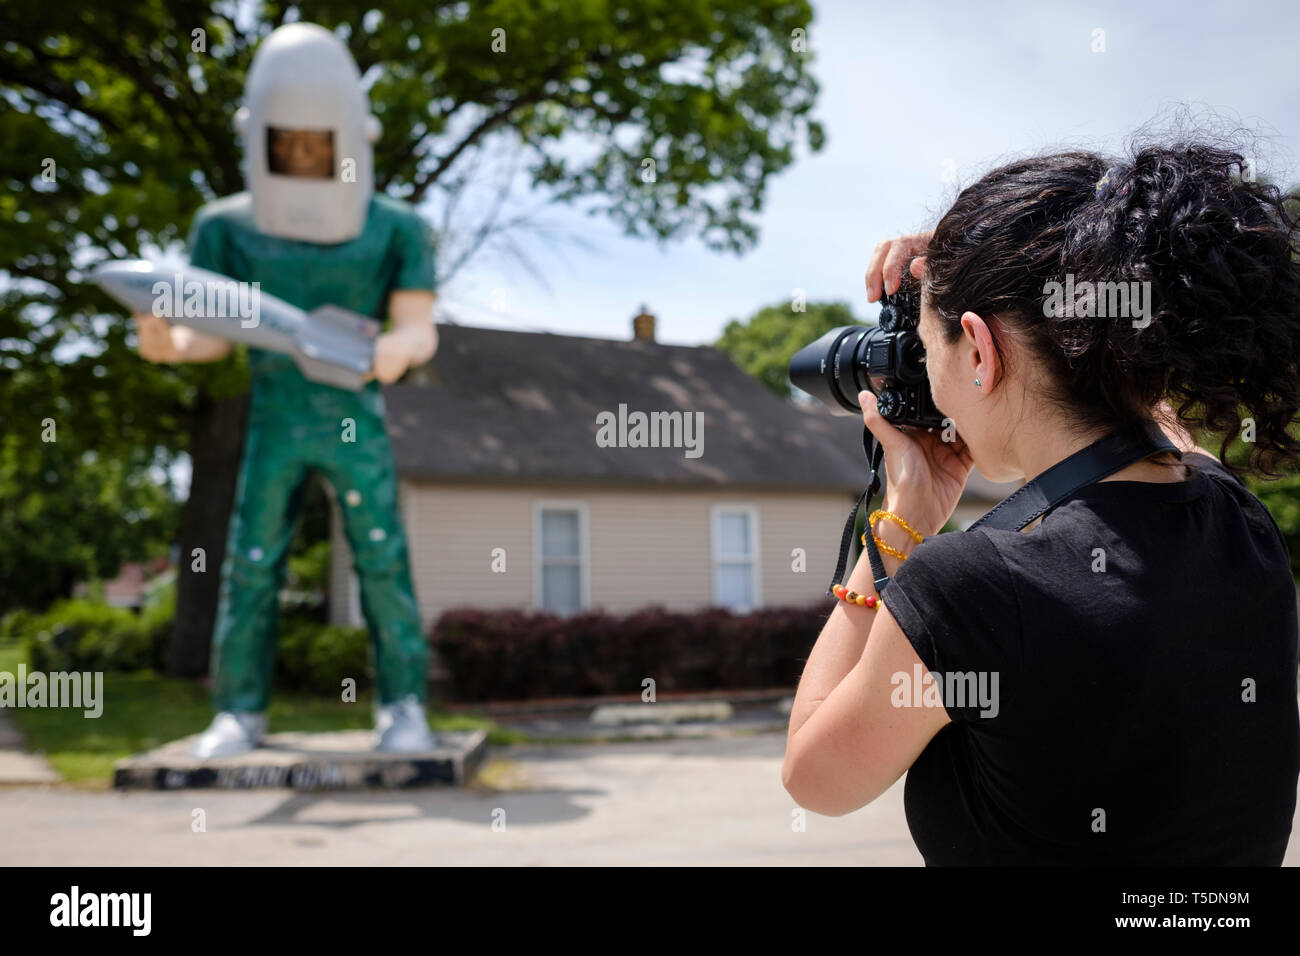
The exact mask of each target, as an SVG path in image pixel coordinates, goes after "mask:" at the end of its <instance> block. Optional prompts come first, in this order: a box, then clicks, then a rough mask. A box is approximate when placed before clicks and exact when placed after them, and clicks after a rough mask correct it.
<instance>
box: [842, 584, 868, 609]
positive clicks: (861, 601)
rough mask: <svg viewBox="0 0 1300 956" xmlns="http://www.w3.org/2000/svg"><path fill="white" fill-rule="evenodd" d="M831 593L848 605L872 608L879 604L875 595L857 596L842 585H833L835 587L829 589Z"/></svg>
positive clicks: (855, 592) (856, 593) (857, 594)
mask: <svg viewBox="0 0 1300 956" xmlns="http://www.w3.org/2000/svg"><path fill="white" fill-rule="evenodd" d="M831 593H832V594H834V595H835V596H836V597H837V598H839V599H840V600H841V601H845V602H847V603H849V604H856V605H857V606H858V607H870V608H874V607H875V606H876V605H877V604H879V603H880V598H878V597H876V595H874V594H859V593H858V592H857V591H850V590H849V589H848V588H846V587H845V586H844V585H842V584H837V585H835V587H833V588H832V589H831Z"/></svg>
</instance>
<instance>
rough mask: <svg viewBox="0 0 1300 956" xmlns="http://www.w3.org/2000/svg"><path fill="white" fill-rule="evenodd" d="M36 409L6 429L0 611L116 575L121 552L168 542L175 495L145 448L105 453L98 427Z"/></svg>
mask: <svg viewBox="0 0 1300 956" xmlns="http://www.w3.org/2000/svg"><path fill="white" fill-rule="evenodd" d="M65 422H66V423H65V424H63V425H61V426H56V431H55V433H54V434H55V436H56V437H57V441H50V442H46V441H43V440H42V437H41V435H42V431H44V426H43V425H42V424H41V419H40V418H39V417H37V418H35V419H34V420H33V419H32V417H31V416H20V417H15V418H11V419H10V420H9V424H10V426H12V427H13V429H14V430H13V431H11V432H9V434H6V435H3V436H0V613H4V612H5V611H7V610H11V609H13V608H16V607H28V608H44V607H47V606H48V605H49V604H50V602H51V601H53V600H55V599H56V598H59V597H61V596H64V595H66V594H68V593H69V592H70V591H71V589H72V586H73V585H74V584H76V583H77V582H79V581H87V580H95V579H105V578H111V577H113V576H114V575H116V574H117V572H118V570H119V568H120V566H121V564H122V562H123V561H139V560H144V559H146V558H149V557H153V556H155V555H157V554H160V553H163V552H165V551H166V550H167V542H168V541H169V540H170V538H171V535H172V533H173V531H174V529H175V522H176V510H177V507H176V503H175V502H174V501H173V500H172V499H171V498H170V497H169V495H168V493H167V489H166V488H165V486H163V485H160V484H158V483H157V481H156V480H155V479H154V478H153V477H152V476H151V474H150V470H149V467H148V466H149V464H150V463H151V462H150V454H149V452H148V450H146V449H140V448H129V447H122V448H119V449H117V450H116V451H115V453H114V454H113V455H112V456H107V455H104V454H102V453H101V451H100V450H99V449H97V447H96V443H95V437H94V435H93V434H89V435H88V434H84V433H82V432H81V431H80V429H79V428H78V427H77V426H76V425H75V424H73V422H72V421H69V420H65Z"/></svg>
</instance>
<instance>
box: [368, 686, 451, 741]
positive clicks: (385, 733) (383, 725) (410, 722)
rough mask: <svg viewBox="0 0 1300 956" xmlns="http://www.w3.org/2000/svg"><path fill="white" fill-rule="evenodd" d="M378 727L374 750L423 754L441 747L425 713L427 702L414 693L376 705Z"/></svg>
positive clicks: (376, 724)
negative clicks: (394, 700)
mask: <svg viewBox="0 0 1300 956" xmlns="http://www.w3.org/2000/svg"><path fill="white" fill-rule="evenodd" d="M375 730H377V731H379V743H378V744H376V745H375V749H376V750H381V751H384V752H385V753H421V752H423V751H427V750H433V749H434V748H435V747H437V746H438V738H437V737H435V736H434V734H433V731H432V730H430V729H429V719H428V718H427V717H426V716H425V715H424V705H423V704H421V703H420V701H419V700H418V699H416V696H415V695H414V694H408V695H407V696H406V697H403V698H402V699H401V700H399V701H397V702H396V703H393V704H385V705H383V706H382V707H376V708H375Z"/></svg>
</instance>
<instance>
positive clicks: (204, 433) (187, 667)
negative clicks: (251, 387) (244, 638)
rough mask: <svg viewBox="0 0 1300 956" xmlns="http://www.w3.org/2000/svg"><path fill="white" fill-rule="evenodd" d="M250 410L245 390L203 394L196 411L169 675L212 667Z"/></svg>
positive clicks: (198, 674)
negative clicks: (228, 394)
mask: <svg viewBox="0 0 1300 956" xmlns="http://www.w3.org/2000/svg"><path fill="white" fill-rule="evenodd" d="M247 411H248V396H247V395H241V396H239V397H237V398H228V399H222V400H215V399H212V398H209V397H206V396H205V397H204V398H202V399H201V400H200V405H199V408H198V410H197V412H196V415H195V424H194V434H193V437H192V441H191V443H190V458H191V461H192V464H193V468H194V472H193V476H192V477H191V479H190V496H189V500H188V501H186V502H185V508H184V510H183V511H182V512H181V526H180V560H179V564H178V567H177V570H176V619H175V621H174V623H173V625H172V639H171V647H170V648H169V650H168V654H167V674H168V676H171V677H202V676H203V675H204V674H206V673H207V672H208V657H209V655H210V654H211V650H212V630H213V627H214V625H215V624H216V621H217V597H218V595H219V592H220V589H221V562H222V560H223V559H224V558H225V556H226V532H227V529H228V527H229V525H230V510H231V506H232V503H233V501H234V497H235V482H236V480H237V479H238V477H239V459H240V454H241V452H242V451H243V442H244V422H245V418H246V416H247ZM200 548H201V549H202V552H203V556H202V565H196V562H197V561H198V560H199V559H198V556H197V555H196V554H195V550H196V549H200ZM196 566H201V567H202V570H201V571H200V570H196Z"/></svg>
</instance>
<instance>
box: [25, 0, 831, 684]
mask: <svg viewBox="0 0 1300 956" xmlns="http://www.w3.org/2000/svg"><path fill="white" fill-rule="evenodd" d="M308 16H309V17H310V18H311V19H312V20H314V21H315V22H317V23H320V24H322V25H323V26H326V27H328V28H330V29H333V30H335V31H336V32H337V33H338V34H339V35H340V36H341V37H343V38H344V39H345V41H346V42H347V44H348V46H349V47H350V49H351V51H352V53H353V56H354V57H355V58H356V60H357V63H358V65H359V66H360V68H361V70H362V72H363V74H364V75H365V76H366V77H367V80H368V81H369V82H370V84H371V85H370V89H369V92H370V97H371V103H372V108H373V109H374V111H375V112H376V114H377V115H378V116H379V118H380V119H381V121H382V122H383V127H384V131H383V136H382V138H381V140H380V141H379V143H378V144H377V145H376V151H375V169H376V171H377V185H378V187H379V188H381V189H383V190H385V191H386V192H388V193H390V194H392V195H394V196H397V197H401V198H406V199H408V200H410V201H412V202H416V203H418V202H421V201H422V200H425V199H429V200H430V201H431V202H432V203H433V205H434V206H435V208H437V207H439V204H441V210H442V212H443V213H444V214H446V215H445V217H444V220H443V228H441V229H440V230H439V231H438V238H437V241H438V258H439V260H440V261H444V262H446V261H450V262H457V261H459V262H463V261H465V258H466V255H467V254H472V253H473V252H474V251H475V250H477V249H479V248H481V247H482V245H483V241H484V238H485V236H487V235H489V234H490V233H491V232H492V231H493V230H496V229H500V228H501V223H499V222H497V221H495V220H494V219H493V218H492V216H493V214H492V213H489V217H488V218H487V220H485V222H482V223H478V224H476V225H472V226H469V227H466V226H465V224H464V221H463V219H458V218H457V217H456V215H454V213H455V209H456V199H457V197H459V196H460V195H461V194H462V190H463V187H464V184H465V182H466V181H467V178H469V177H471V176H472V174H473V170H474V169H475V168H476V164H477V163H480V162H482V161H483V159H484V158H485V157H486V158H489V159H490V158H491V157H493V156H496V155H499V154H501V153H502V152H504V151H510V150H513V151H514V152H515V153H516V154H517V155H518V157H519V158H520V159H519V162H520V167H519V168H520V170H521V174H522V175H523V176H524V178H526V179H527V181H528V182H529V183H530V184H531V186H532V188H533V190H534V191H535V192H536V194H537V195H538V196H539V197H541V198H543V199H546V200H549V201H555V202H564V203H570V204H574V205H577V206H580V207H582V208H584V209H586V210H587V211H588V212H590V213H591V214H593V215H601V216H606V217H608V218H610V219H612V220H613V221H615V222H617V223H619V224H621V225H622V226H623V228H624V229H625V230H626V231H627V232H629V233H631V234H634V235H640V236H647V237H654V238H657V239H658V240H660V241H666V240H668V239H672V238H678V237H684V236H688V235H694V236H698V237H700V238H701V239H702V240H703V241H704V242H705V243H706V244H708V245H709V246H710V247H712V248H715V249H720V250H729V251H732V252H742V251H744V250H746V249H748V248H750V247H751V246H752V245H753V243H754V241H755V240H756V237H757V231H758V230H757V216H758V213H759V212H760V210H761V208H762V201H763V196H764V193H765V189H766V184H767V179H768V177H769V176H771V175H772V174H773V173H776V172H779V171H780V170H782V169H784V168H785V167H787V166H788V165H789V164H790V163H791V162H792V161H793V159H794V156H795V151H796V149H797V148H800V147H801V146H803V147H807V148H809V149H812V150H817V149H820V148H821V145H822V141H823V132H822V129H821V127H820V125H819V124H818V123H817V122H815V121H814V120H813V119H812V118H811V110H812V107H813V104H814V101H815V97H816V93H817V85H816V83H815V81H814V80H813V78H812V76H811V74H810V73H809V72H808V69H807V67H808V64H809V62H810V59H811V58H810V56H809V54H808V53H807V52H806V51H807V40H806V31H807V29H808V26H809V23H810V20H811V9H810V6H809V4H808V3H807V2H802V0H800V2H786V0H723V2H709V3H706V2H704V0H641V2H637V3H628V2H614V0H495V2H488V3H483V4H473V5H470V4H462V3H436V2H435V3H429V2H427V0H421V2H416V0H393V2H388V3H385V4H384V9H383V11H382V12H381V11H379V10H377V9H369V8H368V6H367V5H361V6H360V7H358V6H357V5H355V4H353V3H347V2H341V0H323V2H319V3H315V4H312V6H311V7H310V10H309V11H308ZM298 18H299V10H298V8H297V7H296V6H293V5H287V4H279V3H267V4H263V5H262V6H261V7H260V8H255V9H249V8H247V7H246V6H245V5H243V4H236V3H234V2H198V0H175V2H169V3H162V2H158V0H154V2H148V0H146V2H142V3H137V4H124V5H109V6H107V7H100V6H96V5H63V4H44V5H39V4H34V3H23V2H15V0H3V2H0V33H3V36H4V37H5V41H4V43H3V44H0V84H3V87H2V88H0V95H2V96H3V98H4V100H5V102H6V104H7V105H8V106H9V107H10V109H8V110H7V111H6V112H5V113H4V114H3V116H0V129H2V130H3V133H4V140H5V142H6V143H11V144H21V147H20V148H10V149H8V150H5V151H4V152H3V154H2V155H0V178H2V179H3V181H4V183H5V186H6V189H5V190H4V194H3V196H0V222H2V223H3V225H4V228H3V229H2V230H0V266H2V267H3V270H4V272H5V275H6V280H7V281H5V282H0V368H3V369H4V370H5V372H6V374H7V375H8V376H9V377H10V380H9V381H7V382H6V384H5V388H4V389H3V393H2V394H0V421H4V422H5V423H6V424H5V427H6V428H9V427H10V426H11V425H12V426H14V434H16V435H18V436H19V437H20V440H21V441H22V442H30V441H32V440H33V439H32V438H31V436H32V435H33V434H36V433H37V431H38V430H37V429H35V428H31V427H27V426H29V425H30V424H31V421H32V419H33V417H35V419H36V420H37V421H39V420H40V419H41V418H42V417H44V416H45V414H46V410H47V409H49V408H51V407H55V406H58V407H59V408H60V410H61V411H60V414H62V415H63V418H62V419H61V420H60V424H61V427H62V428H64V429H65V430H67V431H75V432H76V433H77V434H79V435H82V436H85V437H86V439H87V441H92V442H93V444H94V447H95V448H96V450H97V451H98V452H99V454H100V455H101V457H103V458H110V457H112V458H116V459H119V460H123V461H125V460H128V459H129V456H130V454H131V453H132V451H133V450H135V451H139V450H144V451H145V452H147V453H148V454H145V455H144V456H143V457H145V458H150V460H153V458H157V457H161V458H163V459H167V460H170V459H173V458H174V457H175V456H176V455H177V454H179V453H181V452H188V453H189V454H190V456H191V458H192V459H193V461H194V465H195V466H194V469H193V473H194V478H193V483H192V486H191V490H190V495H189V500H188V502H187V504H186V506H185V510H184V513H183V515H182V517H181V521H180V525H181V542H180V546H181V547H180V551H181V555H182V567H181V570H182V574H181V577H180V581H179V582H178V595H177V630H176V632H175V634H174V635H173V647H172V658H171V662H170V664H169V669H170V670H171V671H172V672H173V673H197V672H199V671H201V669H202V667H203V666H205V665H206V661H207V650H206V649H207V641H208V640H209V639H210V635H211V627H212V620H213V616H214V610H215V605H216V588H217V575H216V568H217V567H218V565H219V563H220V559H221V556H222V552H223V550H224V541H225V528H226V523H227V520H228V516H229V509H230V501H231V496H232V491H233V487H234V477H235V468H236V464H237V460H238V453H239V447H240V440H241V434H242V413H241V406H240V404H239V402H238V400H237V396H238V395H239V394H240V392H241V391H242V388H243V375H242V370H241V367H240V365H239V362H238V361H237V360H230V361H228V362H224V363H219V364H218V365H217V366H215V367H187V368H176V369H170V368H166V369H160V368H154V367H150V366H147V365H146V364H145V363H142V362H140V361H139V360H138V359H137V358H136V356H135V355H134V354H133V352H132V351H131V348H130V346H131V342H132V333H131V331H130V328H129V323H127V322H126V321H125V320H124V319H123V318H122V317H121V315H120V313H119V312H117V311H115V310H114V308H113V306H112V304H111V303H110V302H109V300H108V299H107V298H106V297H105V296H104V295H102V294H101V293H100V292H98V290H96V289H95V288H94V287H92V286H90V285H88V284H87V283H86V280H85V274H84V271H83V270H84V269H85V268H86V267H87V266H88V265H91V264H94V263H96V262H98V261H101V260H103V259H105V258H122V257H129V256H134V255H137V254H139V252H140V250H141V249H142V248H145V247H146V246H147V245H149V244H151V243H152V244H157V245H160V246H165V245H167V244H169V243H171V242H174V241H176V240H178V239H181V238H183V237H184V235H185V231H186V228H187V227H188V224H189V222H190V220H191V218H192V216H193V213H194V211H195V210H196V209H197V207H198V206H199V205H200V204H201V203H203V202H205V201H207V200H210V199H213V198H215V197H218V196H222V195H227V194H229V193H233V192H236V191H238V190H239V189H240V188H242V185H243V183H242V177H241V174H240V166H239V163H240V153H239V147H238V144H237V142H236V139H235V137H234V134H233V131H232V117H233V114H234V111H235V109H236V107H237V105H238V103H239V100H240V97H241V95H242V90H243V82H244V76H245V73H246V71H247V68H248V65H249V62H250V60H251V58H252V55H253V51H254V50H255V48H256V46H257V44H258V42H259V41H260V40H261V39H262V37H264V36H265V35H266V34H267V33H269V32H270V30H271V29H273V28H274V27H275V26H277V25H279V24H281V23H284V22H287V21H290V20H293V19H298ZM435 215H436V213H435ZM452 247H455V248H452ZM445 278H446V276H445V274H444V276H443V279H444V280H445ZM20 426H21V427H20ZM30 450H31V446H29V445H27V444H23V445H22V446H21V447H20V449H19V454H29V453H30ZM154 453H156V454H154ZM71 460H72V459H71V458H66V459H65V460H64V464H65V466H68V467H70V466H69V465H68V464H67V463H68V462H70V461H71ZM130 460H135V459H130ZM198 547H202V548H203V549H204V551H205V554H206V557H207V561H206V566H207V572H206V573H205V574H203V575H197V574H194V573H193V572H191V570H190V565H189V564H188V563H187V558H186V556H188V555H190V554H191V553H192V552H193V550H194V549H195V548H198Z"/></svg>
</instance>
